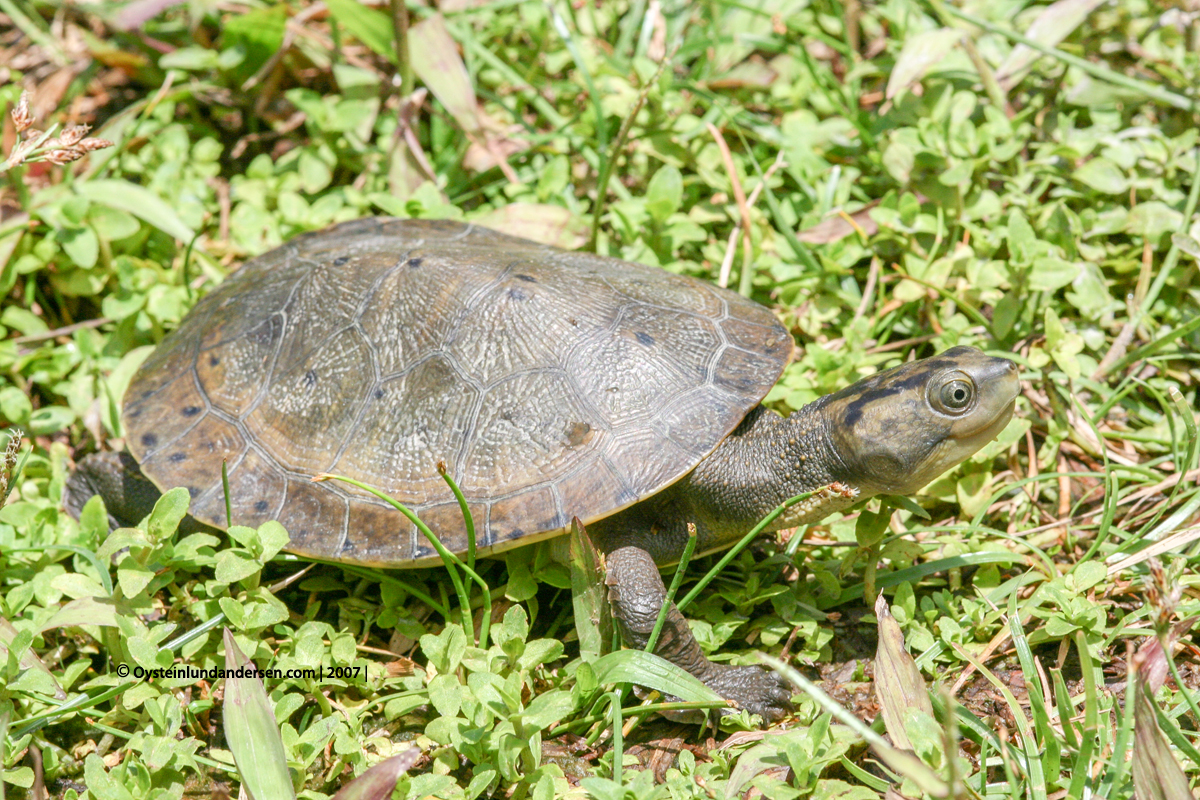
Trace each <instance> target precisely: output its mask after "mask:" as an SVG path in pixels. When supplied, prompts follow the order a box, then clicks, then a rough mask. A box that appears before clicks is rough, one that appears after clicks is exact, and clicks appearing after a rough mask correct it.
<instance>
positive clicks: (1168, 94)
mask: <svg viewBox="0 0 1200 800" xmlns="http://www.w3.org/2000/svg"><path fill="white" fill-rule="evenodd" d="M927 2H928V3H929V4H930V6H931V7H934V8H937V9H938V13H939V15H940V14H942V13H945V14H949V15H950V16H953V17H957V18H958V19H960V20H962V21H963V22H967V23H970V24H971V25H974V26H976V27H978V28H982V29H983V30H985V31H987V32H989V33H995V34H999V35H1000V36H1003V37H1004V38H1006V39H1009V40H1011V41H1014V42H1019V43H1020V44H1023V45H1025V46H1027V47H1031V48H1033V49H1034V50H1037V51H1038V52H1040V53H1042V54H1043V55H1047V56H1050V57H1051V58H1055V59H1058V60H1059V61H1061V62H1063V63H1064V64H1069V65H1071V66H1072V67H1075V68H1077V69H1079V70H1080V71H1082V72H1085V73H1087V74H1088V75H1091V76H1092V77H1093V78H1098V79H1099V80H1102V81H1107V82H1108V83H1111V84H1113V85H1115V86H1120V87H1122V88H1124V89H1131V90H1133V91H1135V92H1141V93H1142V94H1144V95H1146V96H1147V97H1149V98H1151V99H1153V100H1157V101H1158V102H1160V103H1165V104H1167V105H1169V106H1172V107H1174V108H1179V109H1182V110H1184V111H1191V110H1193V109H1194V108H1195V103H1194V102H1193V101H1192V100H1191V99H1190V98H1188V97H1185V96H1183V95H1180V94H1176V93H1175V92H1172V91H1170V90H1168V89H1164V88H1163V87H1161V86H1158V85H1156V84H1153V83H1147V82H1146V81H1141V80H1138V79H1137V78H1130V77H1129V76H1127V75H1122V74H1121V73H1119V72H1117V71H1115V70H1112V69H1109V68H1108V67H1105V66H1102V65H1100V64H1096V63H1094V62H1091V61H1088V60H1087V59H1083V58H1080V57H1078V56H1073V55H1071V54H1070V53H1065V52H1063V51H1062V50H1059V49H1058V48H1057V47H1050V46H1049V45H1045V44H1042V43H1041V42H1039V41H1036V40H1034V39H1030V38H1029V37H1028V36H1024V35H1022V34H1020V33H1017V32H1016V31H1013V30H1009V29H1007V28H1002V27H1000V26H999V25H995V24H993V23H991V22H988V21H987V20H984V19H980V18H979V17H976V16H974V15H972V14H968V13H967V12H965V11H960V10H959V9H957V8H955V7H954V6H951V5H947V4H945V3H943V2H942V0H927Z"/></svg>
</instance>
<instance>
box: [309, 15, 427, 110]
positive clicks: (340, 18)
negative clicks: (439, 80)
mask: <svg viewBox="0 0 1200 800" xmlns="http://www.w3.org/2000/svg"><path fill="white" fill-rule="evenodd" d="M325 6H326V8H328V9H329V13H330V14H332V15H333V18H334V20H336V21H337V23H338V24H339V25H341V26H343V27H344V28H345V29H346V30H348V31H349V32H350V33H351V35H352V36H354V37H355V38H356V39H358V40H359V41H360V42H362V43H363V44H365V45H366V46H367V47H369V48H371V49H372V50H374V51H375V52H376V53H377V54H379V55H381V56H383V57H384V58H386V59H388V60H389V61H391V62H392V63H393V64H394V63H396V48H395V46H394V44H393V42H394V41H395V39H396V35H395V32H394V29H393V27H392V20H391V18H390V17H389V16H388V15H387V14H384V13H383V12H382V11H379V10H378V9H375V8H369V7H368V6H365V5H363V4H362V3H360V2H358V0H326V2H325ZM412 88H413V87H411V86H406V87H404V91H406V92H411V91H412Z"/></svg>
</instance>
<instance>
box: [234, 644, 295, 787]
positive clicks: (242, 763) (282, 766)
mask: <svg viewBox="0 0 1200 800" xmlns="http://www.w3.org/2000/svg"><path fill="white" fill-rule="evenodd" d="M224 639H225V669H226V671H228V672H238V673H241V672H242V671H244V670H249V671H250V674H248V675H240V674H239V676H238V677H232V678H225V699H224V702H223V704H222V710H223V714H222V717H223V719H222V721H223V723H224V727H225V741H226V742H227V743H228V744H229V752H231V753H233V760H234V763H236V764H237V768H238V775H239V776H240V777H241V779H242V784H243V785H244V786H245V787H246V789H247V790H248V791H249V792H250V794H251V795H252V796H253V797H254V798H255V800H294V799H295V797H296V792H295V790H294V789H293V788H292V776H291V774H290V773H289V772H288V759H287V751H286V750H284V747H283V739H282V737H281V736H280V733H279V725H278V723H276V722H275V712H274V710H273V709H272V706H271V701H270V699H269V698H268V697H267V690H266V687H264V686H263V682H262V679H261V678H259V677H258V675H257V674H256V673H257V670H258V668H257V667H256V666H255V665H254V664H253V663H252V662H251V661H250V659H248V658H246V656H245V654H244V653H242V651H241V650H240V649H239V648H238V646H237V643H236V642H235V641H234V640H233V634H232V633H231V632H230V630H229V629H228V628H225V631H224Z"/></svg>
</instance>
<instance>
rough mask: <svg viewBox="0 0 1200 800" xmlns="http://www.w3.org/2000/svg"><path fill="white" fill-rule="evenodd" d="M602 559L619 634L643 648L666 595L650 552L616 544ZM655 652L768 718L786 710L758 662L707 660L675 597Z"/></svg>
mask: <svg viewBox="0 0 1200 800" xmlns="http://www.w3.org/2000/svg"><path fill="white" fill-rule="evenodd" d="M606 562H607V571H608V576H607V578H606V582H607V584H608V587H609V588H608V597H609V601H610V602H611V603H612V609H613V618H614V619H615V620H616V622H617V627H618V628H619V629H620V631H621V638H622V639H624V641H625V644H626V645H627V646H629V647H632V648H634V649H638V650H643V649H645V647H646V643H647V642H649V641H650V634H651V633H652V632H653V631H654V624H655V623H656V622H657V621H658V612H659V609H661V608H662V605H663V602H664V601H665V600H666V598H667V587H666V585H664V584H663V580H662V576H661V575H659V573H658V567H657V566H656V565H655V563H654V559H653V558H652V557H651V555H650V553H648V552H647V551H646V550H643V549H642V548H640V547H637V546H634V545H627V546H624V547H618V548H616V549H614V550H612V551H610V552H609V553H608V555H607V557H606ZM654 654H655V655H657V656H661V657H662V658H665V659H666V660H667V661H670V662H671V663H673V664H675V665H677V666H680V667H682V668H683V669H685V670H687V671H688V672H690V673H691V674H692V675H695V676H696V677H697V678H699V679H700V680H701V681H703V682H704V683H705V684H706V685H707V686H708V687H709V688H710V689H712V690H713V691H715V692H716V693H717V694H719V695H721V696H722V697H724V698H726V699H727V700H733V701H734V702H736V703H737V704H738V705H739V706H740V707H742V708H745V709H747V710H749V711H750V712H752V713H754V714H758V715H760V716H761V717H762V718H763V719H765V720H767V721H768V722H774V721H776V720H779V719H782V718H783V717H784V716H786V715H787V714H788V713H789V712H790V711H791V708H792V707H791V702H790V700H791V692H789V691H788V690H787V688H786V686H785V685H784V683H783V682H782V680H780V678H779V677H778V676H777V675H775V673H773V672H768V671H767V670H764V669H762V668H761V667H755V666H746V667H735V666H730V665H727V664H716V663H714V662H712V661H709V660H708V657H707V656H705V655H704V653H703V651H702V650H701V649H700V643H699V642H697V641H696V637H695V636H693V635H692V630H691V628H689V627H688V624H687V620H686V619H684V617H683V614H681V613H680V612H679V609H677V608H676V607H675V604H674V603H672V604H671V606H670V608H669V609H668V610H667V616H666V620H665V621H664V623H663V628H662V632H661V633H660V634H659V637H658V642H657V643H656V644H655V647H654Z"/></svg>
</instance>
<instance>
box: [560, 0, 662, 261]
mask: <svg viewBox="0 0 1200 800" xmlns="http://www.w3.org/2000/svg"><path fill="white" fill-rule="evenodd" d="M554 18H555V20H556V21H558V15H557V14H555V15H554ZM677 50H678V48H676V49H675V50H672V51H671V54H670V55H668V56H667V57H666V58H664V59H663V60H662V61H660V62H658V69H657V70H655V71H654V77H652V78H651V79H650V80H648V81H646V84H645V85H644V86H642V88H641V91H639V92H638V96H637V101H636V102H635V103H634V104H633V109H632V110H630V112H629V115H628V116H627V117H625V120H624V122H622V123H621V129H620V130H619V131H617V140H616V141H615V142H613V146H612V149H611V150H610V151H609V157H608V158H607V159H605V160H604V164H603V165H602V166H601V168H600V179H599V180H598V181H596V205H595V207H594V208H593V209H592V237H591V239H590V240H589V241H588V249H589V250H591V251H592V252H593V253H594V252H596V241H597V240H598V239H599V238H600V215H601V214H603V213H604V198H605V197H607V196H608V182H609V181H610V180H611V179H612V172H613V164H615V163H616V161H617V156H618V155H619V154H620V152H621V148H622V147H624V146H625V140H626V139H628V138H629V130H630V129H631V128H632V127H633V121H634V120H635V119H636V118H637V115H638V112H640V111H641V110H642V106H643V105H645V103H646V98H647V97H649V96H650V90H651V89H652V88H653V87H654V85H655V84H656V83H658V79H659V77H660V76H661V75H662V73H663V70H664V69H666V67H667V64H669V63H670V61H671V59H672V58H673V57H674V56H675V52H676V51H677ZM596 125H597V127H599V128H603V127H604V120H603V118H601V117H600V116H599V114H597V117H596Z"/></svg>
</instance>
